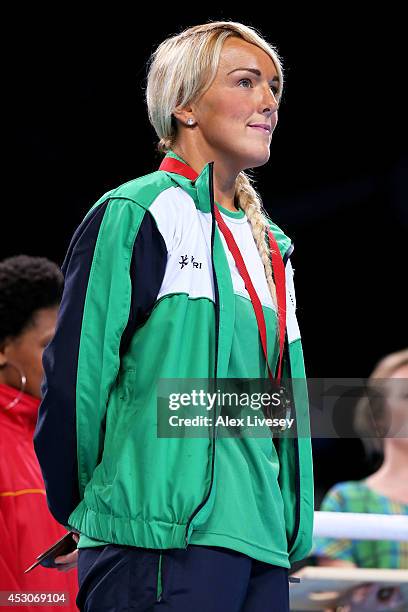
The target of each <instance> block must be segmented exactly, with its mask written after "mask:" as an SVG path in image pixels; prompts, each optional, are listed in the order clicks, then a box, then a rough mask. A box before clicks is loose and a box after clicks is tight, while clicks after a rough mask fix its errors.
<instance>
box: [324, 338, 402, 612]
mask: <svg viewBox="0 0 408 612" xmlns="http://www.w3.org/2000/svg"><path fill="white" fill-rule="evenodd" d="M368 389H369V390H370V391H371V393H370V395H371V398H370V399H368V397H364V398H362V399H361V400H360V401H359V403H358V405H357V408H356V413H355V429H356V431H357V433H358V434H359V435H360V436H361V438H362V440H363V442H364V445H365V447H366V451H367V453H368V454H369V455H370V456H371V455H373V454H374V453H375V454H380V455H381V456H382V462H381V465H380V467H379V468H378V469H377V470H376V471H375V472H374V473H373V474H371V475H370V476H368V477H367V478H364V479H363V480H357V481H353V480H351V481H345V482H341V483H338V484H336V485H334V486H333V487H332V488H331V489H330V490H329V491H328V492H327V493H326V496H325V497H324V499H323V501H322V504H321V508H320V509H321V510H323V511H326V512H366V513H374V514H400V515H401V514H402V515H408V488H407V486H406V483H407V482H408V467H407V466H408V429H407V424H408V420H407V408H408V350H407V349H405V350H402V351H398V352H396V353H392V354H390V355H387V356H386V357H384V358H383V359H381V361H380V362H379V363H378V364H377V366H376V367H375V369H374V371H373V372H372V374H371V376H370V378H369V385H368ZM313 555H314V556H316V560H317V564H318V565H325V566H330V567H366V568H386V569H408V543H407V542H402V541H401V542H399V541H392V540H349V539H344V538H342V539H337V540H336V539H333V538H315V541H314V547H313ZM360 590H362V589H358V590H356V592H355V596H356V597H357V596H358V597H359V599H358V601H359V602H360V604H359V605H360V606H362V605H363V604H362V603H361V602H362V601H363V595H362V594H361V593H360ZM378 590H379V589H378V587H377V586H376V585H372V586H371V587H369V588H366V591H367V592H366V593H365V596H364V598H365V599H364V603H365V605H366V606H367V607H364V609H367V610H368V609H370V610H374V609H375V605H374V604H375V603H379V600H376V596H377V591H378ZM388 596H389V601H388V604H389V605H390V606H391V603H394V605H395V606H396V607H397V606H398V604H399V594H398V593H397V592H394V591H393V590H392V589H390V590H389V592H388ZM381 602H382V604H385V603H386V602H385V600H384V598H382V600H381ZM356 609H362V607H361V608H356ZM381 609H382V608H381ZM389 609H392V608H391V607H390V608H389Z"/></svg>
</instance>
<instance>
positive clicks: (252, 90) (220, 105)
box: [191, 37, 279, 172]
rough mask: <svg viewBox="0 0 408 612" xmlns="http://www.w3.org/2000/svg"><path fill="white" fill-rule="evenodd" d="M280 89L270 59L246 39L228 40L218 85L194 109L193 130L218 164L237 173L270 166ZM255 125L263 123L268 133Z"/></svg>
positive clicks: (221, 60)
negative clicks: (268, 129)
mask: <svg viewBox="0 0 408 612" xmlns="http://www.w3.org/2000/svg"><path fill="white" fill-rule="evenodd" d="M248 69H250V70H248ZM254 72H257V73H258V74H255V73H254ZM278 90H279V77H278V72H277V69H276V67H275V64H274V63H273V61H272V59H271V58H270V57H269V55H268V54H267V53H265V51H263V50H262V49H260V48H259V47H257V46H256V45H253V44H251V43H248V42H246V41H245V40H242V39H240V38H236V37H230V38H227V40H226V41H225V43H224V45H223V48H222V51H221V57H220V62H219V66H218V70H217V75H216V77H215V80H214V81H213V82H212V84H211V86H210V88H209V89H208V90H207V91H206V92H205V93H204V94H203V95H202V96H201V98H199V99H198V100H197V101H196V102H195V103H193V104H191V109H192V111H193V113H192V114H193V117H194V120H195V121H196V122H197V126H196V127H195V128H194V129H197V128H198V129H199V130H200V139H203V140H204V143H205V146H206V148H207V151H209V152H210V153H211V152H212V151H214V159H220V157H221V158H224V159H225V160H226V161H227V163H228V164H229V165H230V166H231V167H233V168H234V170H236V171H237V172H240V171H241V170H245V169H246V168H253V167H256V166H262V165H263V164H265V163H266V162H267V161H268V159H269V156H270V144H271V139H272V133H273V130H274V129H275V127H276V124H277V121H278V113H277V108H278V102H277V98H276V97H275V95H276V92H277V91H278ZM251 124H265V125H267V126H269V128H270V131H267V130H264V129H262V128H254V127H251Z"/></svg>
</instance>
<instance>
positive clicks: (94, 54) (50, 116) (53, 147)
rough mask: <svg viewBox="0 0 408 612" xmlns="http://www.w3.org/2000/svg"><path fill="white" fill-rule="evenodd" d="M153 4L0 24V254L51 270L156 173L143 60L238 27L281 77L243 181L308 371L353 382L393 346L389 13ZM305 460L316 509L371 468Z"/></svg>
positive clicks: (332, 458)
mask: <svg viewBox="0 0 408 612" xmlns="http://www.w3.org/2000/svg"><path fill="white" fill-rule="evenodd" d="M148 8H149V7H148V5H145V6H144V11H146V10H148ZM151 8H152V9H153V12H152V14H151V15H150V18H149V17H148V16H147V17H146V16H144V17H143V16H142V13H141V7H139V8H137V7H136V9H135V10H133V11H132V12H130V11H129V10H124V9H123V8H122V7H121V6H120V5H119V4H116V5H114V7H112V6H111V7H109V9H106V12H103V11H101V10H100V9H99V8H98V12H97V13H94V14H93V15H92V16H88V15H85V11H84V9H82V10H77V11H76V10H75V9H73V8H72V7H71V6H70V7H69V8H68V7H67V8H64V6H63V5H59V11H58V12H57V11H56V9H52V10H50V11H46V10H45V9H43V8H41V7H38V6H37V5H36V6H35V8H30V9H24V11H23V10H21V13H19V9H18V8H15V9H14V12H15V14H14V15H12V16H11V17H10V18H9V20H8V21H6V22H5V26H4V28H5V30H6V32H5V33H6V34H8V42H7V43H6V56H5V57H6V60H7V61H6V74H5V77H4V78H5V81H6V83H5V84H6V87H5V90H4V91H5V94H4V100H3V101H4V102H5V103H6V107H7V111H6V113H5V119H6V131H7V132H8V135H7V140H6V147H5V152H6V156H5V157H6V174H5V181H4V183H3V201H2V216H1V219H2V223H1V226H2V231H1V244H0V259H3V258H5V257H9V256H11V255H18V254H20V253H24V254H28V255H36V256H44V257H48V258H50V259H52V260H53V261H55V262H56V263H57V264H58V265H61V264H62V261H63V259H64V256H65V253H66V251H67V248H68V245H69V241H70V239H71V237H72V235H73V233H74V231H75V229H76V227H77V226H78V225H79V223H80V222H81V220H82V218H83V217H84V215H85V214H86V212H87V211H88V210H89V208H90V207H91V206H92V204H93V203H94V202H95V201H96V200H97V199H98V198H99V197H100V196H101V195H102V194H103V193H104V192H106V191H107V190H109V189H112V188H114V187H116V186H117V185H119V184H120V183H123V182H125V181H128V180H131V179H133V178H135V177H137V176H141V175H143V174H146V173H149V172H152V171H154V170H156V169H157V167H158V166H159V164H160V160H161V156H160V155H159V154H158V153H157V152H156V142H157V138H156V135H155V133H154V131H153V128H152V127H151V126H150V124H149V122H148V118H147V112H146V108H145V104H144V88H145V79H146V62H147V60H148V58H149V56H150V54H151V52H152V51H153V50H154V49H155V48H156V46H157V45H158V44H159V43H160V42H161V41H162V40H163V39H164V38H166V37H167V36H169V35H171V34H175V33H178V32H180V31H181V30H182V29H184V28H185V27H188V26H191V25H194V24H198V23H203V22H206V21H208V20H210V19H211V20H219V19H226V20H234V21H242V22H243V23H246V24H247V25H250V26H253V27H255V28H257V29H259V30H260V32H261V34H262V35H263V36H265V37H266V38H267V39H268V40H269V41H270V42H271V43H273V44H274V45H275V46H276V47H277V49H278V52H279V53H280V55H281V57H282V59H283V64H284V69H285V76H286V84H285V90H284V95H283V101H282V105H281V108H280V111H279V123H278V126H277V129H276V130H275V132H274V135H273V139H272V145H271V158H270V161H269V163H268V164H267V165H266V166H264V167H262V168H258V169H256V170H255V171H254V174H255V176H256V179H257V183H256V186H257V188H258V190H259V192H260V194H261V196H262V198H263V202H264V206H265V207H266V208H267V210H268V211H269V213H270V215H271V217H272V219H273V220H274V221H275V222H276V223H277V224H278V225H280V226H281V227H282V229H283V230H284V231H285V232H286V233H287V234H288V235H289V236H290V237H291V238H292V240H293V242H294V246H295V250H294V254H293V256H292V262H293V266H294V268H295V283H296V293H297V314H298V320H299V325H300V329H301V333H302V339H303V347H304V354H305V360H306V372H307V374H308V376H309V377H321V376H323V377H324V376H327V377H367V376H368V375H369V374H370V372H371V371H372V369H373V367H374V365H375V363H376V362H377V361H378V360H379V359H380V358H381V357H382V356H384V355H385V354H387V353H390V352H393V351H397V350H400V349H403V348H405V347H406V346H407V333H406V328H407V326H406V314H407V308H406V298H405V296H404V289H405V285H406V266H405V250H406V243H407V238H408V232H407V230H408V197H407V195H408V193H407V192H408V180H407V159H408V146H407V139H406V137H405V134H404V124H405V123H406V121H405V119H406V110H405V108H404V107H406V103H405V102H404V94H403V89H404V85H405V73H406V70H405V66H404V65H403V64H404V55H405V63H406V53H404V52H405V51H406V50H405V49H404V48H403V43H402V39H403V38H402V26H403V20H402V18H401V15H398V13H394V12H392V11H391V9H390V10H388V12H387V13H384V11H382V12H381V14H380V13H378V14H377V13H375V12H374V11H373V9H372V8H371V9H370V11H371V12H362V13H360V14H358V15H357V14H356V10H355V7H354V8H350V7H346V6H345V5H344V4H342V5H338V6H337V7H336V5H331V6H330V13H329V9H328V7H325V8H323V9H321V10H320V11H318V10H315V9H314V8H313V7H310V6H308V7H307V8H299V9H297V8H296V9H295V8H294V6H292V7H288V8H287V9H286V10H285V11H284V10H281V9H278V8H277V7H274V6H271V5H259V6H251V7H248V8H247V9H246V10H244V11H236V10H226V9H221V8H216V9H214V7H211V6H210V5H209V4H208V3H205V5H204V4H202V5H200V6H199V7H197V8H194V9H193V8H191V7H183V6H180V5H179V4H177V5H169V6H167V7H166V8H163V7H161V6H160V7H159V6H158V5H152V7H151ZM198 9H199V10H198ZM401 85H402V87H401ZM313 450H314V458H315V476H316V485H317V500H316V501H317V502H318V501H319V499H320V497H321V495H322V494H323V493H324V491H326V490H327V489H328V488H329V487H330V486H331V485H332V484H333V483H335V482H338V481H339V480H348V479H357V478H362V477H364V476H365V475H366V474H368V473H370V472H372V470H373V465H371V464H369V463H368V460H367V459H366V458H365V456H364V452H363V447H362V444H361V442H360V440H358V439H355V440H354V439H349V440H313ZM317 505H318V504H317Z"/></svg>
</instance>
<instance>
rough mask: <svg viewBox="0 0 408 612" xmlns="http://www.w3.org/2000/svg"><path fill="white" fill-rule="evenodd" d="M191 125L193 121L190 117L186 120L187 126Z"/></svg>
mask: <svg viewBox="0 0 408 612" xmlns="http://www.w3.org/2000/svg"><path fill="white" fill-rule="evenodd" d="M193 123H194V119H192V118H191V117H190V118H189V119H187V125H193Z"/></svg>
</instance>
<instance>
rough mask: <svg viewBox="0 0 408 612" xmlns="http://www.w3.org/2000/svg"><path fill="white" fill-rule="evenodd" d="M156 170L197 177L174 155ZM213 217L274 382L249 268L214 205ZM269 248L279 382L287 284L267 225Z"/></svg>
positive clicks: (263, 325)
mask: <svg viewBox="0 0 408 612" xmlns="http://www.w3.org/2000/svg"><path fill="white" fill-rule="evenodd" d="M159 170H165V171H166V172H174V173H176V174H181V175H182V176H185V177H186V178H188V179H190V180H191V181H195V180H196V178H197V177H198V176H199V175H198V174H197V172H196V171H195V170H193V168H191V166H188V165H187V164H184V163H183V162H181V161H179V160H178V159H176V158H174V157H165V158H164V159H163V161H162V163H161V164H160V167H159ZM214 213H215V218H216V220H217V223H218V226H219V228H220V230H221V232H222V233H223V235H224V238H225V241H226V243H227V245H228V248H229V250H230V252H231V254H232V256H233V257H234V260H235V264H236V266H237V268H238V271H239V273H240V275H241V277H242V279H243V281H244V283H245V287H246V289H247V291H248V293H249V296H250V298H251V302H252V306H253V309H254V312H255V317H256V320H257V324H258V330H259V336H260V338H261V343H262V348H263V352H264V355H265V360H266V365H267V367H268V374H269V377H270V379H271V380H272V381H273V380H274V378H273V375H272V372H271V369H270V367H269V362H268V352H267V340H266V324H265V317H264V313H263V310H262V304H261V301H260V299H259V297H258V294H257V292H256V290H255V287H254V286H253V284H252V281H251V278H250V276H249V274H248V270H247V268H246V266H245V262H244V260H243V257H242V255H241V252H240V250H239V247H238V245H237V243H236V242H235V239H234V236H233V235H232V232H231V230H230V229H229V227H228V226H227V224H226V223H225V221H224V219H223V218H222V215H221V213H220V211H219V209H218V207H217V206H214ZM267 232H268V239H269V248H270V251H271V253H272V269H273V274H274V279H275V285H276V297H277V301H278V313H277V316H278V329H279V361H278V373H277V384H278V385H280V380H281V371H282V357H283V347H284V343H285V331H286V286H285V265H284V263H283V259H282V255H281V253H280V250H279V247H278V243H277V242H276V239H275V236H274V235H273V233H272V232H271V230H270V229H269V228H267Z"/></svg>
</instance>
